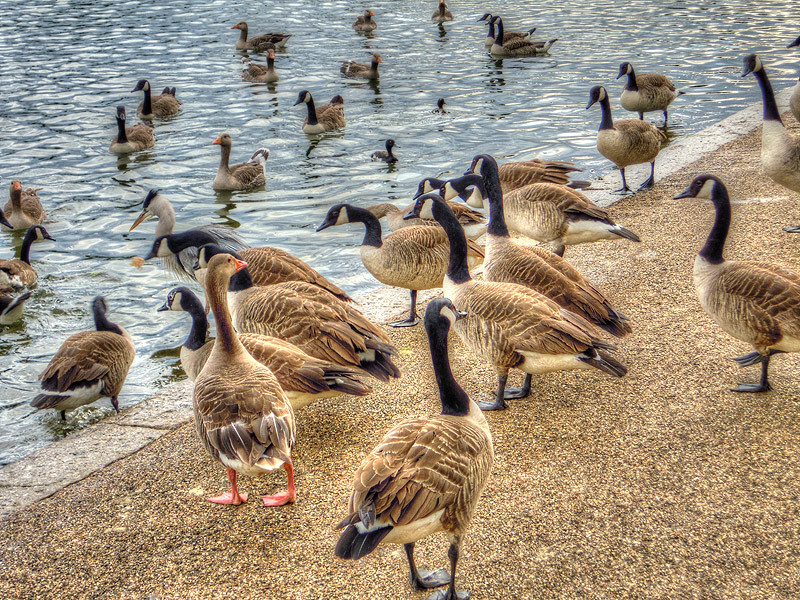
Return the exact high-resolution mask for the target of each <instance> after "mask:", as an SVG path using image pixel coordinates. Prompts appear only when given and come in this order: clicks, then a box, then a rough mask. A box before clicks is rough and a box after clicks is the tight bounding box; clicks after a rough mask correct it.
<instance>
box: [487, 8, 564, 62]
mask: <svg viewBox="0 0 800 600" xmlns="http://www.w3.org/2000/svg"><path fill="white" fill-rule="evenodd" d="M493 19H496V22H497V36H496V37H495V39H494V43H493V44H492V45H491V46H490V48H489V52H491V53H492V55H493V56H502V57H514V56H537V55H539V54H547V51H548V50H550V47H551V46H552V45H553V44H554V43H556V42H557V41H558V38H555V39H552V40H550V41H547V42H533V41H530V40H529V39H528V37H527V36H525V37H522V38H512V39H511V40H508V41H506V40H505V32H504V31H503V19H500V18H498V17H493Z"/></svg>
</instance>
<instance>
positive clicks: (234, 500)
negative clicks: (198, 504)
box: [207, 492, 247, 506]
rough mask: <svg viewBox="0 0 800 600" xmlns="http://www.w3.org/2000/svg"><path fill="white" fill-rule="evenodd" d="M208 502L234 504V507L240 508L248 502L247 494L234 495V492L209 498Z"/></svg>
mask: <svg viewBox="0 0 800 600" xmlns="http://www.w3.org/2000/svg"><path fill="white" fill-rule="evenodd" d="M207 500H208V501H209V502H213V503H214V504H233V505H234V506H238V505H239V504H244V503H245V502H247V493H246V492H245V493H238V494H234V493H233V492H225V493H224V494H220V495H219V496H214V497H213V498H207Z"/></svg>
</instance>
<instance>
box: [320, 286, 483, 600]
mask: <svg viewBox="0 0 800 600" xmlns="http://www.w3.org/2000/svg"><path fill="white" fill-rule="evenodd" d="M463 316H464V314H463V313H460V312H458V311H457V310H456V308H455V306H454V305H453V303H452V302H451V301H450V300H448V299H447V298H436V299H434V300H431V302H430V303H429V304H428V309H427V310H426V311H425V329H426V330H427V332H428V343H429V344H430V349H431V360H432V362H433V371H434V373H435V375H436V383H437V385H438V388H439V400H440V402H441V405H442V412H441V414H439V415H435V416H431V417H416V418H411V419H408V420H406V421H403V422H402V423H400V424H398V425H395V426H394V427H392V429H390V430H389V431H388V432H387V433H386V435H385V436H384V437H383V440H382V441H381V443H380V444H378V445H377V446H376V447H375V448H374V449H373V450H372V452H370V453H369V455H368V456H367V457H366V458H365V459H364V461H363V462H362V463H361V466H360V467H359V468H358V470H357V471H356V474H355V476H354V478H353V493H352V495H351V496H350V503H349V506H348V511H347V512H348V515H347V517H345V519H344V520H343V521H342V522H341V523H340V524H339V527H340V528H344V531H343V532H342V535H341V537H340V538H339V541H338V542H337V544H336V549H335V552H336V555H337V556H338V557H340V558H344V559H353V560H357V559H359V558H361V557H363V556H365V555H367V554H369V553H370V552H372V551H373V550H374V549H375V548H376V547H377V546H378V545H379V544H403V546H404V548H405V551H406V557H407V558H408V566H409V569H410V571H411V585H412V586H413V587H414V589H415V590H424V589H429V588H434V587H439V586H443V585H448V584H449V588H448V590H447V592H446V593H442V592H439V593H438V594H434V595H433V596H432V598H436V599H449V600H458V599H464V598H468V597H469V592H456V587H455V577H456V565H457V563H458V555H459V548H460V546H461V542H462V540H463V537H464V535H465V533H466V531H467V528H468V527H469V524H470V522H471V520H472V516H473V515H474V514H475V507H476V505H477V503H478V499H479V498H480V495H481V492H482V491H483V487H484V485H485V483H486V480H487V478H488V477H489V473H490V472H491V470H492V464H493V462H494V447H493V445H492V434H491V432H490V431H489V425H488V424H487V423H486V419H485V417H484V416H483V414H482V413H481V411H480V409H479V408H478V406H477V405H476V404H475V402H473V401H472V400H470V398H469V397H468V396H467V394H466V393H465V392H464V390H463V389H462V388H461V386H459V385H458V382H456V380H455V379H454V378H453V374H452V372H451V370H450V361H449V357H448V353H447V334H448V332H449V330H450V326H451V324H453V323H457V322H458V320H459V319H461V318H462V317H463ZM438 531H444V532H446V533H447V536H448V538H449V541H450V549H449V550H448V552H447V555H448V557H449V558H450V569H451V571H452V575H449V574H448V573H447V572H446V571H444V570H443V569H440V570H438V571H434V572H432V571H421V570H418V569H417V566H416V563H415V561H414V544H415V543H416V542H417V541H418V540H420V539H422V538H425V537H427V536H429V535H432V534H434V533H436V532H438Z"/></svg>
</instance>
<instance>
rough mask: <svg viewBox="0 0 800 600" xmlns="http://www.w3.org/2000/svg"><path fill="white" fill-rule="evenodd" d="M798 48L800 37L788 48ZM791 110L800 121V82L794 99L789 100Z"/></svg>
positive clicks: (793, 95) (795, 89)
mask: <svg viewBox="0 0 800 600" xmlns="http://www.w3.org/2000/svg"><path fill="white" fill-rule="evenodd" d="M797 46H800V37H798V38H797V39H796V40H795V41H793V42H792V43H791V44H789V45H788V46H786V47H787V48H796V47H797ZM789 109H790V110H791V111H792V114H793V115H794V118H795V120H796V121H800V81H798V82H797V83H796V84H795V86H794V90H792V97H791V99H790V100H789Z"/></svg>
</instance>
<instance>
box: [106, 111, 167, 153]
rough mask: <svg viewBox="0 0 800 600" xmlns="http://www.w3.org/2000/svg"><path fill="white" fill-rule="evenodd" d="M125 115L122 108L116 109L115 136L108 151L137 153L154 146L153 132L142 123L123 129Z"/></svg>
mask: <svg viewBox="0 0 800 600" xmlns="http://www.w3.org/2000/svg"><path fill="white" fill-rule="evenodd" d="M125 119H127V114H126V112H125V107H124V106H118V107H117V135H115V136H114V139H113V140H111V145H110V146H109V147H108V149H109V150H110V151H111V152H113V153H114V154H128V153H129V152H138V151H140V150H145V149H147V148H152V147H153V146H155V145H156V138H155V137H154V136H153V130H152V129H151V128H150V127H148V126H147V125H145V124H144V123H137V124H136V125H134V126H133V127H125Z"/></svg>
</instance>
